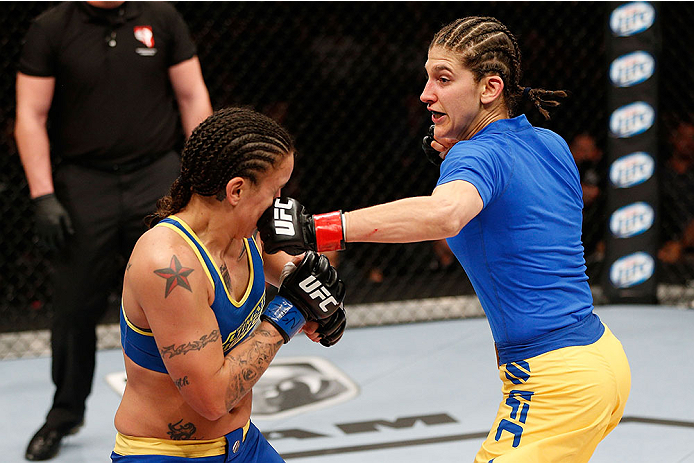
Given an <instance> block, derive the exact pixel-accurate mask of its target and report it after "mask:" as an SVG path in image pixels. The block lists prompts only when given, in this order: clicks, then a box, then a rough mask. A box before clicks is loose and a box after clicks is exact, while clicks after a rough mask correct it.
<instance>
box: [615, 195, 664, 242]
mask: <svg viewBox="0 0 694 463" xmlns="http://www.w3.org/2000/svg"><path fill="white" fill-rule="evenodd" d="M654 218H655V213H654V212H653V208H652V207H651V206H650V204H648V203H645V202H643V201H639V202H636V203H632V204H629V205H627V206H624V207H620V208H619V209H617V210H616V211H614V212H613V213H612V217H610V231H611V232H612V234H613V235H614V236H615V237H617V238H629V237H630V236H636V235H640V234H641V233H643V232H645V231H646V230H648V229H649V228H651V226H652V225H653V219H654Z"/></svg>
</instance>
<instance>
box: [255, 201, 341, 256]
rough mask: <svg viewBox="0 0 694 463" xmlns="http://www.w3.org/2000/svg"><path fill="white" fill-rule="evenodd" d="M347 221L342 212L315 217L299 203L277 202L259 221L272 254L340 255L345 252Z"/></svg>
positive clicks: (265, 247) (268, 251) (265, 246)
mask: <svg viewBox="0 0 694 463" xmlns="http://www.w3.org/2000/svg"><path fill="white" fill-rule="evenodd" d="M343 220H344V218H343V215H342V211H335V212H329V213H327V214H316V215H311V214H309V212H308V211H307V210H306V208H305V207H304V206H302V205H301V204H300V203H299V202H298V201H297V200H295V199H292V198H275V200H274V202H273V203H272V206H270V207H269V208H268V209H267V210H266V211H265V212H264V213H263V215H262V216H261V217H260V219H259V220H258V231H259V232H260V238H261V239H262V240H263V245H264V249H265V252H267V253H268V254H274V253H276V252H277V251H284V252H286V253H288V254H291V255H294V256H296V255H298V254H301V253H302V252H304V251H306V250H311V251H317V252H325V251H340V250H342V249H344V248H345V234H344V223H343Z"/></svg>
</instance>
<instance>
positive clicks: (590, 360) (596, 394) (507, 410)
mask: <svg viewBox="0 0 694 463" xmlns="http://www.w3.org/2000/svg"><path fill="white" fill-rule="evenodd" d="M499 376H500V378H501V381H502V382H503V387H502V393H503V400H502V402H501V405H500V406H499V412H498V413H497V416H496V419H495V420H494V426H493V427H492V430H491V431H490V432H489V435H488V436H487V439H486V440H485V441H484V443H483V444H482V448H480V450H479V452H478V453H477V457H476V458H475V463H489V462H491V461H493V462H494V463H508V462H513V463H525V462H528V463H530V462H532V463H542V462H548V463H549V462H551V463H554V462H562V463H578V462H587V461H588V460H590V457H591V455H592V454H593V452H594V451H595V448H596V447H597V445H598V443H599V442H600V441H601V440H602V439H603V438H605V436H607V434H609V433H610V431H612V430H613V429H614V427H615V426H617V423H619V420H620V419H621V418H622V414H623V413H624V406H625V405H626V402H627V398H628V397H629V390H630V389H631V371H630V369H629V362H628V361H627V357H626V354H625V353H624V349H623V348H622V344H621V343H620V342H619V340H618V339H617V338H616V337H615V336H614V335H613V334H612V332H611V331H610V330H609V329H608V328H607V327H605V333H604V334H603V335H602V337H601V338H600V339H598V340H597V341H596V342H594V343H593V344H590V345H587V346H572V347H564V348H561V349H557V350H554V351H551V352H547V353H545V354H542V355H538V356H537V357H533V358H530V359H527V360H525V361H520V362H511V363H507V364H504V365H501V366H500V367H499Z"/></svg>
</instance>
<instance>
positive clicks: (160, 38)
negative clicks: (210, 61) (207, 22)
mask: <svg viewBox="0 0 694 463" xmlns="http://www.w3.org/2000/svg"><path fill="white" fill-rule="evenodd" d="M194 55H195V45H194V43H193V41H192V40H191V38H190V33H189V31H188V28H187V26H186V24H185V23H184V21H183V19H182V18H181V16H180V15H179V13H178V12H177V11H176V10H175V8H173V7H172V6H171V5H169V4H167V3H164V2H125V3H123V5H122V6H120V7H118V8H115V9H111V10H106V9H100V8H96V7H93V6H91V5H89V4H87V3H86V2H79V3H76V2H65V3H63V4H60V5H58V6H56V7H55V8H51V9H50V10H48V11H46V12H44V13H43V14H41V15H40V16H39V17H38V18H36V20H35V21H34V23H33V24H32V26H31V28H30V29H29V32H28V33H27V36H26V41H25V44H24V47H23V50H22V55H21V58H20V64H19V71H20V72H22V73H24V74H27V75H30V76H42V77H49V76H52V77H55V79H56V82H55V93H54V96H53V102H52V104H51V112H50V116H49V132H50V138H51V148H52V151H53V153H54V155H58V156H60V157H61V158H62V159H64V160H68V161H70V160H72V161H75V162H81V163H85V164H89V163H91V162H94V163H96V164H103V163H107V164H127V163H129V162H132V161H135V160H137V159H140V158H141V157H143V156H151V155H152V154H157V153H163V152H166V151H169V150H171V149H173V148H174V147H175V146H176V144H177V142H178V141H179V140H180V136H181V131H180V123H179V119H178V112H177V109H176V104H175V98H174V94H173V90H172V88H171V85H170V82H169V77H168V68H169V67H171V66H172V65H175V64H178V63H180V62H182V61H185V60H187V59H189V58H192V57H193V56H194Z"/></svg>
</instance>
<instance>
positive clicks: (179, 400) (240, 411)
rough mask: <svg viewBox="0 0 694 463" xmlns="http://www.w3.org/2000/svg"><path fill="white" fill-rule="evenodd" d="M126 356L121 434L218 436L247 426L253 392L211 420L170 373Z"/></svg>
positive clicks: (117, 420) (119, 418) (119, 420)
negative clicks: (189, 400)
mask: <svg viewBox="0 0 694 463" xmlns="http://www.w3.org/2000/svg"><path fill="white" fill-rule="evenodd" d="M123 357H124V360H125V371H126V374H127V378H128V381H127V385H126V388H125V392H124V394H123V400H122V401H121V404H120V407H118V411H117V412H116V417H115V420H114V424H115V426H116V429H117V430H118V432H120V433H121V434H124V435H127V436H134V437H153V438H159V439H172V440H182V439H190V440H202V439H216V438H218V437H222V436H224V435H226V434H228V433H229V432H231V431H233V430H234V429H238V428H240V427H243V426H244V425H245V424H246V423H247V422H248V419H249V418H250V416H251V402H252V392H249V393H248V394H247V395H246V396H245V397H243V399H241V401H240V402H239V403H238V404H237V405H236V407H234V408H233V409H232V410H230V411H229V413H228V414H226V415H224V416H223V417H222V418H220V419H218V420H216V421H210V420H208V419H206V418H204V417H203V416H201V415H200V414H198V413H197V412H196V411H195V410H193V408H192V407H190V406H189V405H188V404H187V403H186V402H185V400H184V399H183V397H182V396H181V394H180V393H179V391H178V388H177V387H176V385H175V384H174V382H173V381H172V379H171V377H170V376H169V375H167V374H165V373H159V372H156V371H151V370H147V369H145V368H142V367H140V366H139V365H137V364H135V363H134V362H133V361H132V360H130V359H129V358H128V357H127V356H126V355H124V356H123Z"/></svg>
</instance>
